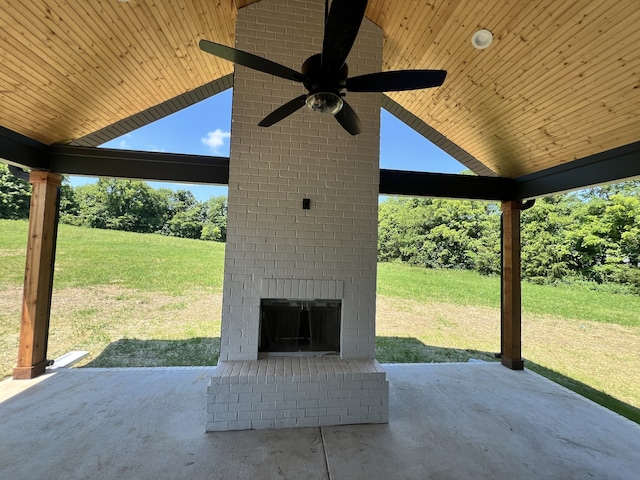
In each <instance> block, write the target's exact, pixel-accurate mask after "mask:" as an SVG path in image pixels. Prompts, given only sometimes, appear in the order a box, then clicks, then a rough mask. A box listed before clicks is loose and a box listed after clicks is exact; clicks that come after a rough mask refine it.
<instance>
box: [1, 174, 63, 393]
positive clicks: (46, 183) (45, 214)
mask: <svg viewBox="0 0 640 480" xmlns="http://www.w3.org/2000/svg"><path fill="white" fill-rule="evenodd" d="M29 181H30V182H31V185H32V187H33V188H32V191H31V205H30V209H29V238H28V240H27V260H26V265H25V273H24V292H23V298H22V317H21V322H20V343H19V347H18V365H17V367H16V368H14V369H13V378H14V379H15V380H26V379H31V378H35V377H37V376H38V375H41V374H43V373H44V371H45V368H46V366H47V342H48V339H49V317H50V313H51V293H52V288H53V269H54V262H55V250H56V237H57V233H58V232H57V230H58V228H57V227H58V206H59V195H60V185H61V183H62V176H61V175H57V174H55V173H49V172H41V171H32V172H31V174H30V175H29Z"/></svg>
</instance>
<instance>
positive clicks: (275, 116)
mask: <svg viewBox="0 0 640 480" xmlns="http://www.w3.org/2000/svg"><path fill="white" fill-rule="evenodd" d="M306 99H307V96H306V95H300V96H299V97H296V98H294V99H293V100H289V101H288V102H287V103H285V104H284V105H282V106H281V107H278V108H276V109H275V110H274V111H273V112H271V113H270V114H269V115H267V116H266V117H264V118H263V119H262V121H261V122H260V123H259V124H258V126H260V127H270V126H271V125H273V124H274V123H278V122H279V121H280V120H282V119H283V118H286V117H288V116H289V115H291V114H292V113H293V112H295V111H296V110H298V109H299V108H301V107H302V106H304V103H305V100H306Z"/></svg>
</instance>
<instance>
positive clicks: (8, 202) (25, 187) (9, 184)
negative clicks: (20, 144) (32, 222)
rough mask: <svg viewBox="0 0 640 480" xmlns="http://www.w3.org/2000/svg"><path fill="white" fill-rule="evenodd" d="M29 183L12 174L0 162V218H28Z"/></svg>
mask: <svg viewBox="0 0 640 480" xmlns="http://www.w3.org/2000/svg"><path fill="white" fill-rule="evenodd" d="M30 202H31V184H30V183H29V182H27V181H25V180H22V179H20V178H18V177H16V176H14V175H13V174H12V173H11V172H10V171H9V167H8V166H7V165H6V164H4V163H0V218H3V219H10V220H18V219H27V218H29V204H30Z"/></svg>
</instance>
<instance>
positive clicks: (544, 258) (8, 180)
mask: <svg viewBox="0 0 640 480" xmlns="http://www.w3.org/2000/svg"><path fill="white" fill-rule="evenodd" d="M29 197H30V185H29V183H28V182H25V181H23V180H20V179H18V178H16V177H14V176H13V175H12V174H11V173H10V172H9V170H8V168H7V166H6V165H4V164H0V218H9V219H20V218H22V219H26V218H28V216H29ZM226 217H227V200H226V197H212V198H210V199H209V200H208V201H206V202H201V201H198V200H197V199H196V198H195V197H194V195H193V194H192V193H191V192H190V191H188V190H178V191H173V190H170V189H154V188H152V187H150V186H149V185H148V184H147V183H146V182H140V181H132V180H114V179H99V180H98V182H97V183H95V184H90V185H84V186H80V187H76V188H73V187H72V186H70V185H69V183H68V182H67V181H64V182H63V185H62V187H61V199H60V220H61V222H63V223H68V224H72V225H78V226H85V227H92V228H105V229H113V230H125V231H131V232H140V233H160V234H163V235H170V236H176V237H184V238H195V239H201V240H214V241H220V242H224V241H225V240H226V219H227V218H226ZM521 219H522V220H521V221H522V228H521V240H522V276H523V278H524V279H527V280H530V281H533V282H537V283H554V282H589V285H600V286H602V285H604V286H605V287H606V288H609V289H611V290H613V291H623V292H632V293H640V181H637V180H635V181H628V182H624V183H618V184H614V185H607V186H602V187H596V188H592V189H588V190H583V191H579V192H572V193H568V194H562V195H553V196H550V197H545V198H541V199H538V200H537V201H536V202H535V205H534V206H533V207H532V208H530V209H527V210H525V211H523V212H522V217H521ZM500 221H501V212H500V206H499V204H497V203H495V202H482V201H469V200H448V199H438V198H388V199H386V200H385V201H383V202H381V203H380V207H379V217H378V227H379V228H378V231H379V235H378V259H379V260H380V261H383V262H384V261H402V262H407V263H410V264H414V265H420V266H423V267H426V268H460V269H469V270H475V271H478V272H480V273H483V274H498V273H499V272H500V268H501V267H500V231H501V228H500Z"/></svg>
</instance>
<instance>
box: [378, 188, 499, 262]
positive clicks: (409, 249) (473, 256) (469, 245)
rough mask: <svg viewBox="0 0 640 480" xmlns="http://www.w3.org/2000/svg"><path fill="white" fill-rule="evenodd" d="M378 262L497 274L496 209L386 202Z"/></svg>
mask: <svg viewBox="0 0 640 480" xmlns="http://www.w3.org/2000/svg"><path fill="white" fill-rule="evenodd" d="M378 230H379V234H378V247H379V248H378V250H379V259H380V260H381V261H389V260H394V259H399V260H402V261H406V262H410V263H414V264H417V265H423V266H425V267H429V268H467V269H472V268H476V269H478V270H481V271H483V272H485V273H493V272H495V271H497V270H498V268H499V244H498V239H499V214H498V209H497V206H496V204H493V203H488V202H478V201H470V200H447V199H430V198H426V199H416V198H408V199H395V198H392V199H388V200H386V201H385V202H382V204H381V205H380V209H379V229H378Z"/></svg>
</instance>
